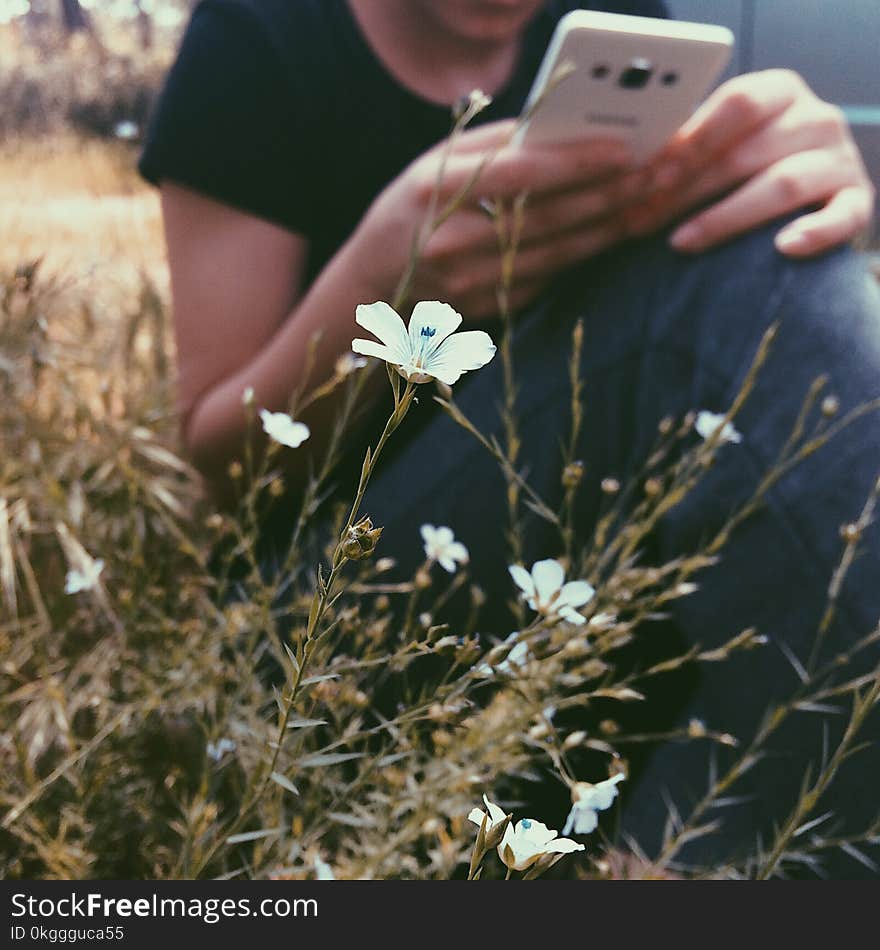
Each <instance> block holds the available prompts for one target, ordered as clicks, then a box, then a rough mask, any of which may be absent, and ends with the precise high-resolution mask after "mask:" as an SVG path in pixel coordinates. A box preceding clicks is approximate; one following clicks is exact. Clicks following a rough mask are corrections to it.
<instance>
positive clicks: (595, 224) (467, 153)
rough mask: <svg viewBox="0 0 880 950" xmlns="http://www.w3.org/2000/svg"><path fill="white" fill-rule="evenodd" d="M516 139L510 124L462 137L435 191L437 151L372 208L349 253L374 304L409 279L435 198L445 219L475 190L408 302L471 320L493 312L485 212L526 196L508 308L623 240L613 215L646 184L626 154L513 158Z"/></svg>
mask: <svg viewBox="0 0 880 950" xmlns="http://www.w3.org/2000/svg"><path fill="white" fill-rule="evenodd" d="M513 129H514V123H513V122H499V123H494V124H492V125H489V126H485V127H483V128H480V129H475V130H472V131H468V132H465V133H463V134H462V135H461V136H460V137H459V138H458V139H457V141H456V142H455V144H454V145H453V147H452V151H451V153H449V154H448V155H447V157H446V162H445V168H444V173H443V176H442V180H441V181H440V184H439V189H438V175H439V171H440V167H441V162H442V161H443V152H444V148H445V145H444V144H443V143H441V144H440V145H439V146H437V147H435V148H433V149H431V150H430V151H429V152H428V153H426V154H425V155H423V156H422V157H421V158H419V159H417V160H416V161H415V162H414V163H413V164H412V165H410V166H409V168H407V169H406V170H405V171H404V172H403V173H402V174H401V175H400V176H399V177H398V178H397V179H396V180H395V181H393V182H392V183H391V184H390V185H389V186H388V187H387V188H386V189H385V191H384V192H382V194H381V195H380V196H379V197H378V198H377V199H376V201H375V202H374V203H373V205H372V206H371V208H370V209H369V211H368V212H367V214H366V215H365V217H364V219H363V221H362V222H361V224H360V226H359V228H358V230H357V232H356V233H355V235H354V236H353V238H352V240H351V241H350V242H349V247H348V249H347V253H348V254H349V255H351V254H352V253H354V254H355V258H356V259H357V260H359V261H360V262H361V263H360V270H361V272H362V273H363V274H365V275H369V279H371V280H372V281H374V286H375V292H376V296H377V297H383V294H385V295H387V293H388V288H389V287H393V286H394V284H395V283H396V281H397V279H398V278H399V276H400V275H401V273H403V272H404V270H405V269H406V265H407V261H408V258H409V254H410V251H411V249H412V242H413V237H414V234H415V231H416V229H417V228H418V227H419V226H420V225H421V224H422V222H424V221H425V220H426V218H427V216H428V215H429V212H430V209H431V207H432V203H434V202H435V199H434V197H433V196H434V194H435V192H436V204H435V207H436V209H437V210H439V211H442V210H443V209H444V207H446V206H447V205H448V203H449V202H453V201H455V200H456V198H460V197H461V194H462V191H463V190H464V189H466V188H467V187H468V186H469V185H470V186H471V187H470V188H469V190H468V193H467V196H466V197H465V198H463V200H461V202H460V205H459V206H458V208H457V210H455V211H454V212H453V213H452V214H450V215H449V216H448V217H447V218H446V219H445V220H444V221H443V222H442V223H441V224H440V225H439V227H437V229H436V230H435V231H434V232H433V233H432V234H431V235H430V237H429V238H428V239H427V241H426V242H425V244H424V247H423V248H422V252H421V256H420V262H419V267H418V270H417V272H416V276H415V284H414V288H413V293H414V295H415V297H416V298H418V299H423V300H424V299H439V300H444V301H448V302H449V303H451V304H453V305H454V306H455V307H456V308H457V309H459V310H460V311H461V312H462V313H463V314H464V315H465V316H466V317H468V318H470V319H479V318H483V317H488V316H491V315H493V314H495V313H497V311H498V301H497V287H498V283H499V279H500V275H501V253H500V248H499V240H498V233H497V228H496V222H495V221H493V219H492V215H491V214H487V212H486V210H485V207H481V202H482V203H483V205H484V206H485V202H486V200H489V201H497V200H499V199H500V200H506V201H510V200H512V199H514V198H515V197H516V196H517V195H519V194H521V193H522V192H528V201H527V202H526V205H525V211H524V215H523V220H522V229H521V234H520V240H519V249H518V253H517V256H516V264H515V268H514V274H513V283H512V287H511V305H512V306H513V307H514V308H517V307H520V306H523V305H524V304H526V303H528V302H529V301H530V300H532V299H533V298H535V297H536V296H537V295H538V293H540V291H541V289H542V288H543V287H544V286H546V285H547V283H548V282H549V281H550V279H551V278H552V277H553V276H554V275H555V274H557V273H559V272H560V271H561V270H563V269H564V268H565V267H568V266H570V265H572V264H574V263H576V262H577V261H580V260H583V259H585V258H587V257H590V256H592V255H594V254H597V253H599V252H600V251H602V250H605V249H606V248H608V247H610V246H611V245H613V244H616V243H618V242H619V241H621V240H622V239H623V238H624V237H625V232H624V220H623V218H622V216H621V215H620V214H619V211H620V209H621V208H622V207H624V206H625V205H626V204H627V203H628V202H630V201H632V200H634V199H635V198H639V197H641V195H642V193H643V191H642V186H641V185H640V182H642V181H643V180H644V176H643V175H639V174H633V173H628V172H627V171H626V170H627V168H628V167H629V164H630V159H629V155H628V153H627V151H626V149H625V148H624V147H623V146H622V145H620V144H617V143H614V142H582V143H578V144H573V145H564V146H554V147H545V148H536V147H531V148H528V147H522V148H516V147H513V146H511V145H510V144H509V142H510V137H511V134H512V132H513ZM475 179H476V180H475ZM350 260H351V257H350ZM383 299H388V298H387V296H384V298H383Z"/></svg>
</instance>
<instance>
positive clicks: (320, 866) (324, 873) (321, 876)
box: [315, 858, 336, 881]
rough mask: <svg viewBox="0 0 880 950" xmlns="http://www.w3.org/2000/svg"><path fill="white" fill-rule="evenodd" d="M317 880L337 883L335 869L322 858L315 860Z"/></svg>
mask: <svg viewBox="0 0 880 950" xmlns="http://www.w3.org/2000/svg"><path fill="white" fill-rule="evenodd" d="M315 880H316V881H335V880H336V875H335V874H334V873H333V868H331V867H330V865H329V864H328V863H327V862H326V861H322V860H321V858H315Z"/></svg>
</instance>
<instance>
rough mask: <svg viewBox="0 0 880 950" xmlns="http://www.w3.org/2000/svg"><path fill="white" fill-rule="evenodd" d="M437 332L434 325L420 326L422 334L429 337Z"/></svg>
mask: <svg viewBox="0 0 880 950" xmlns="http://www.w3.org/2000/svg"><path fill="white" fill-rule="evenodd" d="M436 332H437V328H436V327H422V336H427V337H431V336H433V335H434V334H435V333H436Z"/></svg>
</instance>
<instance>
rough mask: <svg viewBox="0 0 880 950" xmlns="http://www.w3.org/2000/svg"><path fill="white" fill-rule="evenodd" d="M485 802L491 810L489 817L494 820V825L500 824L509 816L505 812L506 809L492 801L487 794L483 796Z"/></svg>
mask: <svg viewBox="0 0 880 950" xmlns="http://www.w3.org/2000/svg"><path fill="white" fill-rule="evenodd" d="M483 802H484V804H485V805H486V809H487V811H488V812H489V818H490V819H491V820H492V824H493V825H498V824H500V823H501V822H502V821H504V819H505V818H506V817H507V815H506V814H505V813H504V809H503V808H501V807H499V806H498V805H496V804H495V802H490V801H489V799H488V797H487V796H486V795H484V796H483Z"/></svg>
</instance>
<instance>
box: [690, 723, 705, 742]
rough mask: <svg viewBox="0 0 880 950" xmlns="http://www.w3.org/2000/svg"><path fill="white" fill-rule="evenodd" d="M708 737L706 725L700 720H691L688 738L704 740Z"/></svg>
mask: <svg viewBox="0 0 880 950" xmlns="http://www.w3.org/2000/svg"><path fill="white" fill-rule="evenodd" d="M705 736H706V724H705V723H704V722H702V720H700V719H691V721H690V722H689V723H688V737H689V738H691V739H703V738H705Z"/></svg>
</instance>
